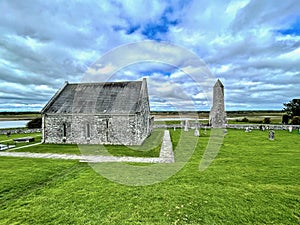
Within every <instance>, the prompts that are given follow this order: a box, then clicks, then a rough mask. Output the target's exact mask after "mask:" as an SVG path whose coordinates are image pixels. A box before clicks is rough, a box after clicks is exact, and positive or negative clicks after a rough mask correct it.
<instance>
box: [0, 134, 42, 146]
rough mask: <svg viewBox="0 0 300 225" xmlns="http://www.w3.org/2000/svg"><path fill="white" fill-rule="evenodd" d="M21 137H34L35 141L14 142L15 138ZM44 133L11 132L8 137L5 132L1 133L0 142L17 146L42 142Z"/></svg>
mask: <svg viewBox="0 0 300 225" xmlns="http://www.w3.org/2000/svg"><path fill="white" fill-rule="evenodd" d="M21 137H34V141H33V142H14V140H13V139H14V138H21ZM41 138H42V134H41V133H30V134H11V135H10V136H9V137H7V136H6V135H5V134H1V135H0V144H3V145H7V144H9V145H15V147H21V146H25V145H32V144H35V143H39V142H41Z"/></svg>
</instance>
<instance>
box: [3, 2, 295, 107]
mask: <svg viewBox="0 0 300 225" xmlns="http://www.w3.org/2000/svg"><path fill="white" fill-rule="evenodd" d="M143 41H151V42H149V43H152V45H150V46H149V45H146V46H145V45H144V44H142V45H139V44H136V43H144V42H143ZM146 43H147V42H146ZM155 43H158V45H156V44H155ZM120 46H121V47H120ZM124 46H129V47H125V48H124ZM174 46H176V47H175V50H174ZM136 47H140V48H139V49H138V50H136ZM119 49H121V50H122V51H120V52H118V50H119ZM176 49H177V50H176ZM178 49H179V50H178ZM111 52H113V53H115V55H114V57H110V53H111ZM187 52H189V53H191V55H193V54H194V56H196V57H197V58H199V60H201V61H202V64H201V65H200V66H203V67H204V66H205V74H206V75H203V74H204V73H203V74H201V72H199V71H200V70H199V71H198V70H197V71H198V72H199V74H198V75H197V73H193V72H191V71H196V70H193V68H194V64H193V63H192V62H191V63H190V58H189V57H188V56H187V55H188V53H187ZM108 55H109V57H107V56H108ZM145 55H147V57H146V58H145ZM116 56H118V57H116ZM133 56H134V57H136V56H137V59H140V60H136V61H135V60H134V59H132V58H134V57H133ZM189 56H190V55H189ZM103 57H104V58H105V57H106V60H102V61H101V59H103ZM170 58H172V60H173V61H171V62H170V61H169V59H170ZM124 59H126V60H127V64H126V63H125V64H119V61H120V60H124ZM126 60H125V61H126ZM131 60H132V61H131ZM99 62H102V64H101V63H99ZM198 66H199V65H198ZM187 68H190V69H187ZM95 71H96V72H97V73H96V72H95ZM190 72H191V73H193V74H190ZM91 76H94V79H93V80H91V79H90V78H91ZM212 76H213V77H212ZM95 77H96V78H95ZM143 77H146V78H147V79H148V88H149V94H150V100H151V103H150V104H151V109H152V110H170V109H172V110H195V109H196V110H209V109H210V107H211V105H210V101H209V100H208V98H209V96H208V95H207V94H208V93H207V90H206V89H205V80H206V79H207V78H208V77H209V78H213V80H214V82H215V81H216V79H217V78H219V79H220V80H221V81H222V82H223V84H224V86H225V105H226V109H227V110H252V109H261V110H269V109H272V110H280V109H282V107H283V105H282V104H283V103H284V102H288V101H290V100H291V99H293V98H300V4H299V1H298V0H284V1H273V0H216V1H206V0H194V1H193V0H186V1H184V0H182V1H179V0H178V1H177V0H174V1H164V0H151V1H143V0H140V1H139V0H122V1H121V0H120V1H117V0H112V1H109V0H107V1H106V0H103V1H96V0H95V1H89V0H82V1H80V0H78V1H54V0H48V1H47V0H40V1H38V0H1V1H0V111H39V110H41V108H42V107H43V106H44V105H45V104H46V103H47V102H48V100H49V99H50V98H51V97H52V96H53V94H54V93H55V92H56V91H57V90H58V89H59V88H60V87H62V85H63V84H64V82H65V81H69V82H70V83H72V82H84V81H102V82H105V81H122V80H138V79H142V78H143ZM202 82H203V83H202Z"/></svg>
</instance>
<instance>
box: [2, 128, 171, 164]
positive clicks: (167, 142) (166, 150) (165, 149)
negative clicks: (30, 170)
mask: <svg viewBox="0 0 300 225" xmlns="http://www.w3.org/2000/svg"><path fill="white" fill-rule="evenodd" d="M38 144H40V143H38ZM0 156H6V157H21V158H43V159H65V160H80V162H89V163H99V162H140V163H173V162H174V154H173V149H172V142H171V138H170V133H169V131H168V130H165V132H164V137H163V142H162V146H161V150H160V156H159V157H156V158H155V157H154V158H142V157H125V156H95V155H72V154H52V153H31V152H0Z"/></svg>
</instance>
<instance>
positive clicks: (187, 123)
mask: <svg viewBox="0 0 300 225" xmlns="http://www.w3.org/2000/svg"><path fill="white" fill-rule="evenodd" d="M184 131H189V121H188V120H185V123H184Z"/></svg>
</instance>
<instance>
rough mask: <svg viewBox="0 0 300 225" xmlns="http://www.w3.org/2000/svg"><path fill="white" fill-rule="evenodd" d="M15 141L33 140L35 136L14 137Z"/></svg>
mask: <svg viewBox="0 0 300 225" xmlns="http://www.w3.org/2000/svg"><path fill="white" fill-rule="evenodd" d="M13 140H14V141H15V142H33V141H34V137H21V138H14V139H13Z"/></svg>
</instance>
